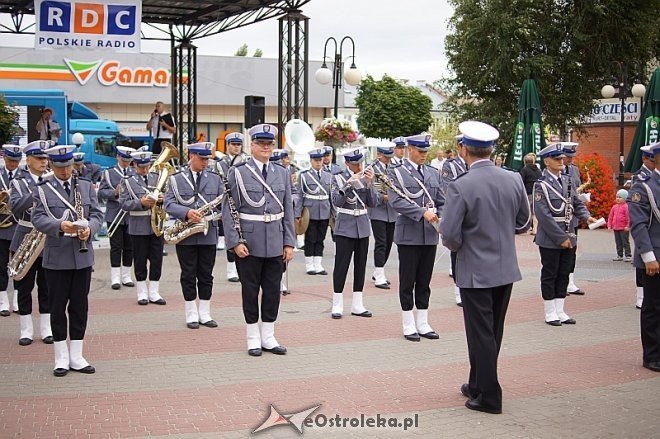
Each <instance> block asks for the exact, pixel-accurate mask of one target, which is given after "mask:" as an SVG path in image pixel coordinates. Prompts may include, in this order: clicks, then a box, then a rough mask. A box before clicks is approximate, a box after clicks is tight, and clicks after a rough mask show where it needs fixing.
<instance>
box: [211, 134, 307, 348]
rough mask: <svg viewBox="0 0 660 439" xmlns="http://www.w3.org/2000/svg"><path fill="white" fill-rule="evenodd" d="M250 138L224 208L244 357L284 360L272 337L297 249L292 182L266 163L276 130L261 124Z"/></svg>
mask: <svg viewBox="0 0 660 439" xmlns="http://www.w3.org/2000/svg"><path fill="white" fill-rule="evenodd" d="M249 135H250V139H251V143H250V148H251V152H252V157H251V158H250V159H249V160H248V161H247V162H244V163H243V164H240V165H238V166H235V167H234V168H232V169H231V170H230V171H229V176H228V180H229V187H230V189H231V192H230V194H227V196H226V197H225V199H224V200H223V204H222V218H223V221H224V225H225V237H226V239H227V247H228V248H231V249H233V250H234V251H235V252H236V255H237V256H238V259H237V260H236V265H237V267H238V273H239V275H240V276H241V285H242V286H241V290H242V291H241V294H242V296H243V316H244V318H245V323H246V325H247V326H246V330H247V347H248V354H249V355H250V356H260V355H261V352H262V350H265V351H267V352H272V353H273V354H277V355H284V354H286V352H287V351H286V348H285V347H284V346H281V345H280V344H279V343H278V341H277V339H276V338H275V321H276V320H277V315H278V312H279V306H280V297H281V296H280V283H281V281H282V271H283V265H284V264H285V263H287V262H289V261H290V260H291V258H292V257H293V248H294V246H295V244H296V236H295V232H294V225H293V223H294V212H293V200H292V196H291V177H290V175H289V173H288V172H287V170H286V169H284V168H283V167H282V166H280V165H277V164H274V163H273V162H270V161H269V158H270V156H271V153H272V151H273V147H274V146H275V139H276V138H277V128H276V127H274V126H273V125H269V124H259V125H256V126H254V127H252V128H251V129H250V131H249ZM230 200H231V201H230ZM260 291H261V306H259V292H260ZM260 318H261V328H260V327H259V319H260Z"/></svg>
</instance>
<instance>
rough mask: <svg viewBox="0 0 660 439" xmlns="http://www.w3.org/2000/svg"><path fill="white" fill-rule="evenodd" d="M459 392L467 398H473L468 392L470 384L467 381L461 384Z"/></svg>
mask: <svg viewBox="0 0 660 439" xmlns="http://www.w3.org/2000/svg"><path fill="white" fill-rule="evenodd" d="M461 393H462V394H463V396H465V397H466V398H468V399H475V396H474V395H472V393H470V385H469V384H468V383H465V384H462V385H461Z"/></svg>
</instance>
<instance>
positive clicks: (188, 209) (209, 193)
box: [164, 142, 224, 329]
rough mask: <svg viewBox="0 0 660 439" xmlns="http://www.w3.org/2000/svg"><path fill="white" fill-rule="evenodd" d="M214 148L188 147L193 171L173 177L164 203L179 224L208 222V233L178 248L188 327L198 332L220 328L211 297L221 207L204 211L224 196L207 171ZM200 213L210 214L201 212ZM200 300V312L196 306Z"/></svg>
mask: <svg viewBox="0 0 660 439" xmlns="http://www.w3.org/2000/svg"><path fill="white" fill-rule="evenodd" d="M213 148H214V145H213V143H211V142H202V143H194V144H192V145H188V155H189V160H188V164H189V167H188V168H187V169H186V170H184V171H180V172H177V173H176V174H174V175H172V177H170V180H169V187H168V189H167V194H166V195H165V202H164V203H165V204H164V205H165V211H166V212H167V213H168V214H169V215H171V216H172V217H174V218H176V219H177V220H180V221H184V220H185V221H190V222H191V223H200V222H202V221H208V233H206V234H204V233H195V234H191V235H190V236H188V237H186V238H185V239H183V240H181V241H180V242H179V243H177V244H176V255H177V258H178V259H179V265H180V266H181V278H180V279H181V289H182V290H183V298H184V300H185V313H186V325H187V326H188V328H190V329H198V328H199V325H200V324H202V325H204V326H206V327H209V328H215V327H217V326H218V324H217V323H216V321H215V320H213V318H211V296H212V294H213V266H214V265H215V256H216V250H215V247H216V242H217V239H218V230H217V227H218V226H217V221H216V220H217V217H218V210H219V204H218V208H213V209H210V208H209V207H204V206H206V205H208V204H209V203H216V202H217V201H218V197H220V196H222V194H223V192H224V191H223V185H222V182H221V180H220V177H219V176H218V174H216V173H214V172H209V171H207V170H206V167H207V166H208V164H209V159H210V157H211V153H212V152H213ZM200 209H205V210H208V211H207V212H204V211H201V212H200ZM198 297H199V308H198V307H197V304H196V302H195V300H196V299H197V298H198Z"/></svg>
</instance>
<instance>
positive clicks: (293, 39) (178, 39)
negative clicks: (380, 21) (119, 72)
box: [0, 0, 311, 152]
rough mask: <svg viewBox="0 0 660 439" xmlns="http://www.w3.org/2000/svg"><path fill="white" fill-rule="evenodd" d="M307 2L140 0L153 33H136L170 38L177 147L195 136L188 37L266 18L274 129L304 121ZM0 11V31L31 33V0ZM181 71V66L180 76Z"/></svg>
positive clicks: (4, 2)
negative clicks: (274, 48) (273, 25)
mask: <svg viewBox="0 0 660 439" xmlns="http://www.w3.org/2000/svg"><path fill="white" fill-rule="evenodd" d="M310 1H311V0H202V1H192V0H188V1H177V0H142V24H144V25H145V26H147V27H148V28H150V29H152V30H154V31H155V32H156V35H157V36H147V35H145V34H144V29H143V30H142V32H141V38H142V39H144V40H163V41H170V56H171V58H172V66H171V69H172V85H171V88H172V114H173V116H174V120H175V122H176V124H177V140H178V145H179V150H180V152H183V145H185V144H187V143H188V140H194V139H195V138H196V131H197V50H196V47H195V46H194V45H193V44H192V42H193V41H194V40H196V39H200V38H204V37H208V36H211V35H217V34H219V33H222V32H226V31H229V30H232V29H237V28H239V27H243V26H248V25H250V24H253V23H258V22H260V21H264V20H268V19H271V18H278V17H282V18H281V19H280V35H279V37H280V53H279V55H280V56H279V64H278V65H279V73H278V75H279V81H278V88H279V90H278V94H277V96H278V97H279V100H280V102H278V125H279V127H278V128H279V131H280V132H282V131H283V127H284V123H286V121H287V120H288V119H289V118H291V117H292V116H295V117H299V118H302V119H304V120H305V121H306V120H307V85H308V84H307V63H308V57H307V52H308V46H307V29H308V21H309V19H308V18H307V17H305V16H304V15H302V14H301V13H300V11H299V10H300V8H301V7H302V6H303V5H305V4H307V3H309V2H310ZM0 14H8V15H9V16H10V18H11V25H5V24H2V23H0V34H3V33H5V34H6V33H11V34H34V27H35V24H34V20H24V18H25V16H30V15H34V1H33V0H0ZM159 34H160V35H159ZM287 65H288V66H289V67H288V68H287ZM184 70H187V78H186V79H185V80H184V79H183V75H182V74H183V73H184ZM292 93H293V95H292ZM246 128H247V127H246Z"/></svg>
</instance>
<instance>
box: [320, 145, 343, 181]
mask: <svg viewBox="0 0 660 439" xmlns="http://www.w3.org/2000/svg"><path fill="white" fill-rule="evenodd" d="M334 152H335V150H334V149H333V148H332V146H325V151H324V153H323V170H325V171H327V172H329V173H330V175H335V174H337V173H339V172H342V169H341V166H339V165H338V164H336V163H332V156H333V154H334Z"/></svg>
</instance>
